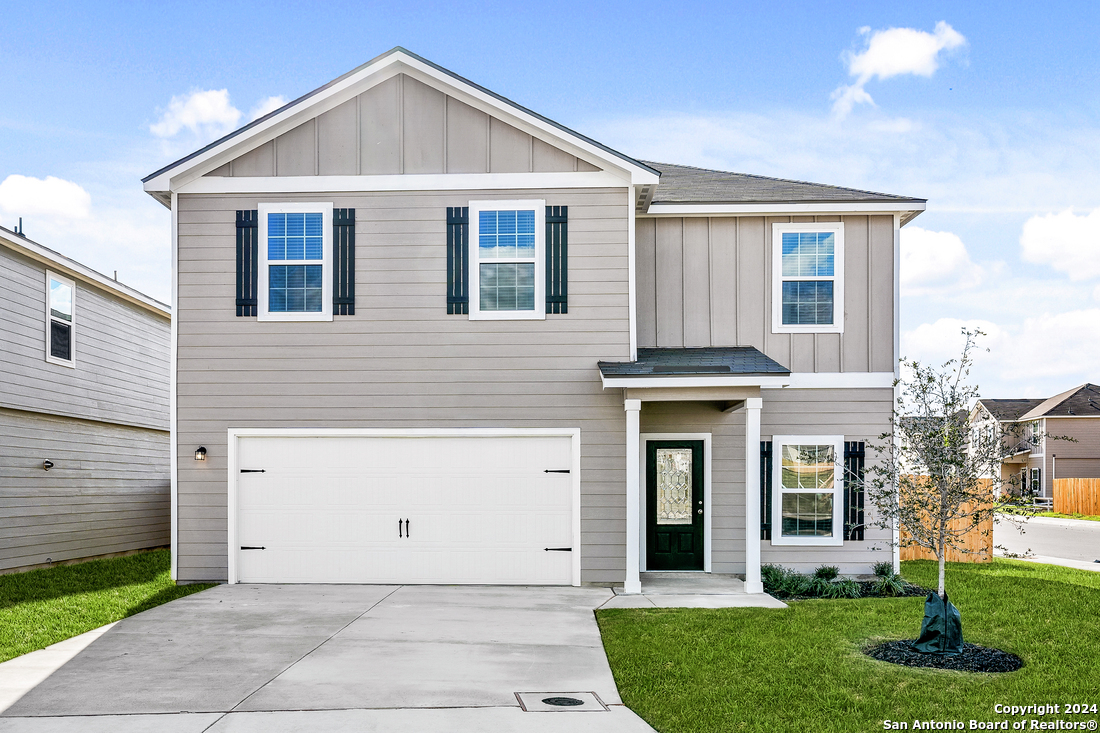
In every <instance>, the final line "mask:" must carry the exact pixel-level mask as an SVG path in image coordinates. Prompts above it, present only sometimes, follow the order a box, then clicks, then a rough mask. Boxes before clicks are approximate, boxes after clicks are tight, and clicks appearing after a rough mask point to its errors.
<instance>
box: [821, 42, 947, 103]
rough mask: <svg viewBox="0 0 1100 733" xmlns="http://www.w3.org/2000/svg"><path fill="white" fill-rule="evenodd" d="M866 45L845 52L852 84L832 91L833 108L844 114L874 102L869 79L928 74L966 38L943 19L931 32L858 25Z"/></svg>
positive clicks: (933, 71)
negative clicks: (946, 53) (861, 49)
mask: <svg viewBox="0 0 1100 733" xmlns="http://www.w3.org/2000/svg"><path fill="white" fill-rule="evenodd" d="M859 32H860V34H861V35H862V36H863V37H864V38H866V39H867V47H866V48H865V49H864V50H863V51H860V52H859V53H851V52H849V53H847V54H845V61H846V62H847V64H848V74H849V75H850V76H854V77H856V81H855V83H854V84H851V85H848V86H841V87H839V88H838V89H836V90H835V91H834V92H833V95H832V99H833V100H834V103H833V112H834V113H835V114H836V115H837V116H838V117H845V116H847V114H848V113H849V112H851V111H852V107H853V106H855V105H856V104H872V105H873V104H874V100H873V99H871V95H870V94H868V93H867V91H866V90H865V89H864V87H865V86H866V85H867V82H869V81H871V80H872V79H879V80H882V79H889V78H891V77H895V76H900V75H903V74H911V75H914V76H924V77H930V76H932V74H934V73H935V72H936V69H938V68H939V66H940V58H941V54H942V53H943V52H944V51H950V50H953V49H956V48H959V47H960V46H964V45H966V38H964V37H963V35H962V34H961V33H959V32H958V31H956V30H955V29H954V28H952V27H951V26H950V25H948V24H947V23H946V22H944V21H942V20H941V21H940V22H939V23H936V27H935V29H934V30H933V32H932V33H928V32H926V31H921V30H917V29H916V28H887V29H886V30H881V31H874V32H872V31H871V29H870V28H860V31H859Z"/></svg>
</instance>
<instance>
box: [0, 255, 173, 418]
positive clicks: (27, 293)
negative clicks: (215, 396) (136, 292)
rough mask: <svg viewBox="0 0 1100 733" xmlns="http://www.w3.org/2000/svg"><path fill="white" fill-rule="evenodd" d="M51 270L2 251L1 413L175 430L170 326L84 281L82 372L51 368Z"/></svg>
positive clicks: (79, 335) (79, 342)
mask: <svg viewBox="0 0 1100 733" xmlns="http://www.w3.org/2000/svg"><path fill="white" fill-rule="evenodd" d="M46 269H47V268H46V266H45V265H43V264H42V263H40V262H35V261H33V260H31V259H29V258H26V257H24V256H23V255H21V254H18V253H16V252H13V251H11V250H9V249H6V248H3V247H0V407H8V408H12V409H19V410H28V411H31V412H41V413H48V414H53V415H64V416H69V417H75V418H81V419H85V420H98V421H101V422H107V423H117V424H122V425H133V426H139V427H147V428H153V429H156V430H167V429H168V393H169V386H168V385H169V372H170V368H171V367H170V363H169V362H170V339H171V336H170V321H169V318H168V316H167V315H158V314H154V313H151V312H150V311H148V310H145V309H143V308H137V307H135V306H133V305H132V304H130V303H127V302H126V301H123V300H122V299H121V298H117V297H115V296H114V295H112V294H110V293H108V292H106V291H104V290H100V289H99V288H96V287H93V286H91V285H88V284H87V283H85V282H83V281H81V280H77V281H76V293H75V300H76V306H75V307H76V315H75V318H76V321H75V327H74V329H73V332H74V353H75V355H76V366H75V368H73V367H68V366H62V365H59V364H51V363H48V362H47V361H46Z"/></svg>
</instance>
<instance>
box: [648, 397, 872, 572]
mask: <svg viewBox="0 0 1100 733" xmlns="http://www.w3.org/2000/svg"><path fill="white" fill-rule="evenodd" d="M761 397H762V398H763V409H762V411H761V415H760V423H761V425H760V435H761V440H771V438H772V436H773V435H843V436H844V440H850V441H865V442H869V441H871V440H874V439H876V438H877V437H878V436H879V435H880V434H882V433H883V432H884V431H886V430H887V429H888V427H889V422H890V416H891V408H892V405H893V390H890V389H791V390H788V389H764V390H761ZM641 431H642V432H643V433H711V439H712V443H711V506H710V508H709V511H710V512H711V531H712V532H713V543H712V547H713V554H712V572H715V573H744V572H745V520H744V512H745V459H744V455H745V453H744V442H745V414H744V412H743V411H742V410H736V411H733V412H722V410H721V408H720V407H719V406H718V405H717V404H716V403H707V402H643V403H642V412H641ZM754 455H757V456H758V455H759V454H758V452H755V451H754ZM874 459H875V457H874V454H873V452H872V451H870V450H868V454H867V464H868V465H870V464H871V463H872V462H873V461H874ZM643 476H644V474H643ZM643 480H644V479H643ZM773 497H774V494H773ZM871 514H872V512H871V509H870V506H869V504H868V506H867V511H866V517H867V519H868V521H869V520H870V517H871ZM864 536H865V539H864V540H863V541H859V542H857V541H851V542H845V543H844V545H843V546H841V547H813V546H802V547H797V546H790V545H786V546H782V545H773V544H772V543H771V542H770V541H769V540H762V541H761V543H760V557H761V562H762V563H775V564H779V565H783V566H785V567H790V568H795V569H797V570H799V571H802V572H807V571H812V570H813V569H814V568H816V567H817V566H818V565H821V564H823V563H827V564H830V565H837V566H838V567H839V568H840V571H841V572H842V573H845V574H849V573H853V574H854V573H859V574H862V573H869V572H870V566H871V565H872V564H873V563H875V562H878V561H880V560H889V559H891V558H892V554H891V551H890V545H889V542H890V533H889V531H887V530H883V529H879V528H876V527H872V526H867V528H866V532H865V535H864Z"/></svg>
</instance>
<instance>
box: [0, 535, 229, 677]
mask: <svg viewBox="0 0 1100 733" xmlns="http://www.w3.org/2000/svg"><path fill="white" fill-rule="evenodd" d="M170 562H171V559H170V556H169V554H168V550H154V551H152V552H143V553H139V554H137V555H130V556H129V557H118V558H111V559H109V560H93V561H91V562H85V563H80V564H78V565H65V566H62V567H56V568H48V569H44V570H31V571H29V572H26V573H15V574H12V575H0V662H3V661H6V660H8V659H11V658H12V657H17V656H19V655H20V654H26V653H27V652H33V651H35V650H36V649H41V648H43V647H46V646H49V645H50V644H54V643H56V642H59V641H62V640H64V639H68V638H70V637H73V636H76V635H77V634H82V633H84V632H85V631H91V630H92V629H95V628H99V627H100V626H103V625H104V624H109V623H111V622H112V621H118V620H119V619H121V618H125V617H127V616H132V615H134V614H135V613H139V612H141V611H144V610H146V609H148V608H152V607H153V606H159V605H160V604H162V603H167V602H168V601H172V600H175V599H177V598H182V597H183V596H186V595H190V594H192V593H195V592H198V591H200V590H205V589H206V588H210V587H211V586H209V585H182V586H177V585H176V584H175V583H173V582H172V579H171V578H170V577H169V575H168V570H169V563H170Z"/></svg>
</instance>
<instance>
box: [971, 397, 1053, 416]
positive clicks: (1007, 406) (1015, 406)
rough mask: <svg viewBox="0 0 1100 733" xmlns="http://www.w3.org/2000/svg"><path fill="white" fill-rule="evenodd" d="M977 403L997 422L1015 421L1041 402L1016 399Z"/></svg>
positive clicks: (987, 400) (984, 400) (988, 400)
mask: <svg viewBox="0 0 1100 733" xmlns="http://www.w3.org/2000/svg"><path fill="white" fill-rule="evenodd" d="M978 402H981V403H982V407H984V408H985V409H986V410H988V411H989V414H990V415H992V416H993V417H995V418H997V420H1000V421H1004V420H1016V419H1018V418H1019V417H1020V416H1021V415H1023V414H1024V413H1026V412H1028V411H1029V410H1032V409H1034V408H1035V407H1036V406H1038V405H1039V404H1041V403H1042V402H1043V400H1041V399H1039V400H1033V399H1018V400H990V399H981V400H978Z"/></svg>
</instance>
